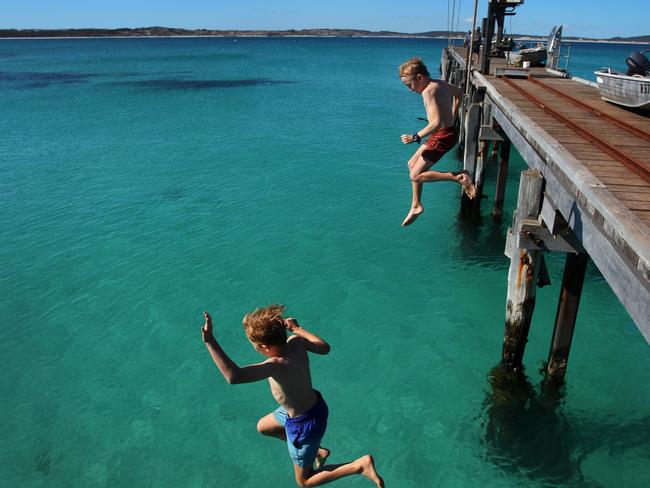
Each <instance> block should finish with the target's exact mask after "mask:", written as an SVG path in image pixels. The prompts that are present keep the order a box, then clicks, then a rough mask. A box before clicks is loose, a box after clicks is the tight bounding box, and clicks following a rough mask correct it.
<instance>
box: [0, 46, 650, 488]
mask: <svg viewBox="0 0 650 488" xmlns="http://www.w3.org/2000/svg"><path fill="white" fill-rule="evenodd" d="M445 44H446V41H434V40H382V39H238V40H236V41H235V40H232V39H142V40H139V39H114V40H107V39H103V40H91V39H86V40H40V41H2V42H1V43H0V59H1V60H2V74H1V75H0V91H1V93H2V100H3V102H2V104H1V105H0V111H1V112H0V114H1V115H2V117H0V133H2V134H3V144H2V145H0V161H1V164H0V195H2V196H1V198H0V238H1V239H2V246H0V286H1V290H2V296H3V299H2V300H1V301H0V318H1V321H0V324H1V325H0V354H1V357H2V364H3V374H2V375H1V376H0V395H1V396H2V398H3V401H2V402H1V403H0V413H1V417H0V418H1V419H2V422H1V423H0V434H1V438H2V439H3V442H2V445H1V447H0V468H1V470H2V472H3V476H2V482H1V483H0V484H2V485H4V486H131V485H136V484H137V485H140V486H233V487H235V486H237V487H239V486H243V487H248V486H250V487H258V486H278V487H280V486H291V485H292V484H293V475H292V469H291V465H290V461H289V459H288V456H287V454H286V448H285V447H284V446H283V445H282V444H281V443H279V442H277V441H275V440H271V439H267V438H261V437H260V436H259V435H258V434H257V433H256V431H255V423H256V421H257V418H258V417H260V416H262V415H264V414H266V413H268V412H269V411H270V410H271V409H273V408H274V405H273V401H272V398H271V396H270V394H269V392H268V387H267V386H266V385H265V384H254V385H243V386H238V387H230V386H228V385H227V384H226V383H225V381H224V380H223V379H222V378H221V377H220V376H219V374H218V372H217V370H216V368H215V367H214V366H213V365H212V363H211V361H210V358H209V356H208V354H207V352H206V351H205V348H204V346H203V345H202V343H201V341H200V334H199V327H200V325H201V312H202V311H203V310H204V309H208V310H210V311H212V312H213V314H214V315H215V318H216V322H217V325H216V327H217V337H218V338H219V339H220V341H221V343H222V345H223V346H224V348H225V349H226V350H227V351H228V352H229V353H230V354H231V356H232V357H233V358H234V359H235V360H236V361H238V362H240V363H242V364H243V363H247V362H253V361H258V360H259V359H260V358H259V357H258V356H257V355H256V353H255V352H254V351H253V350H252V348H251V347H250V345H249V344H248V342H247V341H246V340H245V337H244V335H243V332H242V330H241V327H240V325H239V324H240V322H241V317H242V316H243V315H244V314H245V313H246V312H248V311H250V310H251V309H253V308H254V307H256V306H259V305H262V304H266V303H270V302H276V301H278V302H283V303H286V304H287V305H288V312H289V313H290V314H292V315H295V316H296V317H298V318H299V319H300V320H301V321H302V322H303V323H304V325H305V326H306V327H308V328H312V329H313V330H314V331H316V332H317V333H320V334H321V335H323V337H325V338H326V339H327V340H328V341H329V342H330V343H331V344H332V346H333V350H332V353H331V354H330V355H329V356H326V357H324V358H321V357H318V358H314V359H313V361H312V369H313V371H312V372H313V376H314V383H315V385H316V386H317V387H318V388H319V389H320V390H321V391H323V393H324V395H325V397H326V399H327V401H328V403H329V405H330V409H331V412H332V413H331V417H330V427H329V429H328V433H327V435H326V439H325V444H326V445H327V446H328V447H330V448H331V449H332V451H333V455H332V460H333V461H335V462H337V461H345V460H349V459H352V458H354V457H357V456H359V455H361V454H363V453H365V452H372V453H373V454H375V456H376V458H377V464H378V467H379V469H380V471H381V474H382V475H383V476H384V477H385V478H386V481H387V483H390V485H392V486H400V487H410V486H413V487H416V486H417V487H420V486H434V485H437V486H451V487H456V486H457V487H466V486H467V487H472V486H496V487H510V486H521V485H522V484H523V485H524V486H539V487H546V486H548V487H551V486H589V487H592V486H593V487H606V486H630V487H636V486H639V487H641V486H647V485H648V482H650V478H649V475H648V471H647V468H646V466H647V459H648V456H649V455H650V442H649V441H648V439H649V438H650V435H649V434H650V425H649V412H650V408H649V407H650V398H649V395H648V394H647V388H645V385H647V383H648V379H649V378H648V371H650V355H649V354H648V348H647V344H646V343H645V341H644V339H643V338H642V337H641V335H640V333H639V332H638V331H637V329H636V327H635V326H634V324H633V323H632V321H631V320H630V319H629V317H628V316H627V314H626V313H625V311H624V310H623V309H622V307H621V306H620V304H619V303H618V301H617V299H616V298H615V297H614V296H613V294H612V293H611V291H610V290H609V288H608V286H607V284H606V283H605V282H604V280H603V279H602V278H601V277H600V275H599V274H598V271H597V270H596V269H595V268H594V267H591V268H590V270H589V274H588V279H587V283H586V284H585V292H584V295H583V299H582V302H581V310H580V315H579V317H578V324H577V328H576V333H575V338H574V346H573V351H572V355H571V361H570V366H569V375H568V382H567V387H566V392H565V396H564V397H563V398H562V399H561V401H560V405H554V404H553V402H554V400H553V398H549V397H548V396H547V395H542V394H540V391H539V382H540V379H541V377H540V376H539V374H538V373H537V370H538V369H539V366H540V364H541V361H542V360H544V359H545V358H546V355H547V350H548V349H547V348H548V342H549V338H550V334H551V331H552V321H553V317H554V315H555V307H556V299H557V295H558V286H559V282H560V280H561V272H562V262H561V260H560V259H559V258H558V257H556V256H550V257H549V260H548V261H549V266H550V271H551V275H552V278H553V282H554V283H553V285H552V286H550V287H547V288H544V289H542V290H539V293H538V304H537V309H536V313H535V318H534V323H533V326H532V330H531V334H530V342H529V344H528V347H527V354H526V365H527V368H528V369H527V372H528V375H529V379H530V389H531V391H532V394H531V393H526V392H524V393H522V395H521V398H522V401H520V402H518V403H517V402H515V404H514V406H513V405H512V404H504V403H503V401H502V398H501V396H499V394H498V391H496V393H495V392H493V390H492V388H491V387H490V383H489V381H488V375H489V373H490V370H491V369H492V367H493V366H495V365H496V364H497V362H498V360H499V357H500V350H501V338H502V330H503V319H504V309H505V292H506V279H507V265H508V262H507V260H506V258H505V257H504V256H503V246H504V242H503V236H504V233H505V229H506V227H507V223H508V222H509V221H510V217H511V209H512V206H513V204H514V199H515V197H516V190H515V188H516V183H517V181H518V169H519V170H520V169H523V163H522V162H521V160H519V159H518V158H514V159H515V161H514V164H513V167H514V168H513V170H512V171H511V175H510V179H511V182H510V183H511V184H510V186H509V188H508V195H507V197H508V212H507V214H506V215H505V216H504V219H503V223H500V224H495V223H493V222H492V221H491V219H490V218H489V217H488V216H487V215H488V212H489V209H490V205H491V200H488V201H486V202H485V206H484V213H485V214H486V217H485V218H484V219H483V220H482V221H481V222H480V223H467V222H462V221H459V220H458V219H457V211H458V206H459V202H458V193H457V189H456V188H455V187H452V186H447V185H444V184H438V185H437V186H431V187H428V188H425V197H424V198H425V206H426V209H427V211H426V212H425V215H423V216H422V217H421V218H420V219H419V221H418V222H417V223H416V224H415V225H414V226H412V227H411V228H409V229H407V230H405V229H402V228H401V227H400V225H399V224H400V223H401V221H402V218H403V217H404V214H405V213H406V211H407V209H408V204H409V202H410V186H409V184H408V180H407V177H406V172H405V162H406V160H407V159H408V157H409V153H410V151H411V150H412V148H409V147H404V146H402V145H401V143H400V141H399V135H400V134H401V133H403V132H405V131H406V132H409V131H412V130H413V129H414V128H417V127H419V126H420V124H421V123H420V122H419V121H417V119H416V117H418V116H421V115H422V108H421V104H420V101H419V100H418V98H417V96H416V95H414V94H411V93H409V92H408V91H407V90H406V89H405V88H404V87H403V86H402V85H401V83H400V82H399V79H398V78H397V75H396V70H397V66H398V65H399V64H400V63H401V62H402V61H403V60H404V59H406V58H407V57H409V56H411V55H414V54H416V55H420V56H423V57H424V58H425V60H426V61H427V62H428V63H429V64H430V66H431V67H432V68H434V67H436V66H437V65H438V63H439V60H440V51H441V49H442V47H443V46H444V45H445ZM580 46H583V45H580ZM600 48H601V46H598V49H600ZM593 49H594V48H592V47H589V50H588V52H589V53H592V54H585V55H584V56H585V59H587V58H589V57H590V56H595V55H594V54H593V52H595V51H593ZM616 49H620V51H616V52H615V54H613V55H611V57H607V56H603V58H602V59H594V63H593V64H594V66H595V67H600V66H601V65H611V66H612V67H615V65H616V63H617V62H618V63H619V64H620V65H622V64H623V63H624V60H625V57H626V56H627V55H628V54H629V52H628V51H630V49H631V50H635V49H636V48H630V46H616ZM630 52H631V51H630ZM608 56H609V55H608ZM580 59H582V58H580V55H579V46H578V45H575V46H574V48H572V61H571V65H570V66H576V65H577V64H579V62H578V60H580ZM596 61H598V62H596ZM574 62H575V63H576V64H574ZM584 63H586V64H589V63H591V61H584ZM621 67H622V66H621ZM591 69H592V68H589V70H591ZM576 74H578V75H581V76H584V77H588V76H587V75H588V73H579V72H576ZM439 164H440V165H441V167H443V168H450V169H451V168H457V167H458V161H457V160H455V159H454V155H453V154H452V155H450V156H449V157H447V158H446V159H445V161H443V162H441V163H439ZM488 171H489V176H488V178H489V181H490V182H491V183H488V187H489V185H490V184H491V185H492V186H493V181H494V172H495V170H494V167H491V168H490V169H489V170H488ZM488 194H491V189H490V187H489V188H488ZM338 485H340V486H367V485H368V484H367V482H366V480H363V479H353V478H350V479H346V480H344V481H340V482H338Z"/></svg>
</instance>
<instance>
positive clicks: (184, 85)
mask: <svg viewBox="0 0 650 488" xmlns="http://www.w3.org/2000/svg"><path fill="white" fill-rule="evenodd" d="M290 83H294V82H293V81H275V80H268V79H250V80H143V81H123V82H115V83H111V85H113V86H126V87H133V88H141V89H150V90H205V89H214V88H239V87H250V86H259V85H281V84H290Z"/></svg>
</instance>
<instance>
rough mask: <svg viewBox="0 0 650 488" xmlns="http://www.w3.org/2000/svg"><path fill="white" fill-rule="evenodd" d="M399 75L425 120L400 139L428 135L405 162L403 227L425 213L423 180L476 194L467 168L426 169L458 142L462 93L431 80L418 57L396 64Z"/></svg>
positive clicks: (448, 84)
mask: <svg viewBox="0 0 650 488" xmlns="http://www.w3.org/2000/svg"><path fill="white" fill-rule="evenodd" d="M399 76H400V79H401V80H402V83H404V84H405V85H406V86H407V87H408V89H409V90H411V91H413V92H416V93H419V94H421V95H422V101H423V102H424V108H425V110H426V114H427V121H428V124H427V125H426V126H425V127H424V128H423V129H420V130H419V131H417V132H415V133H414V134H402V136H401V137H402V142H403V143H404V144H411V143H413V142H417V143H419V142H420V140H421V139H423V138H425V137H426V136H429V138H428V139H427V140H426V141H425V143H424V144H423V145H422V146H420V147H419V148H418V150H417V151H415V153H414V154H413V156H412V157H411V159H409V162H408V167H409V176H410V178H411V187H412V190H413V199H412V201H411V208H410V210H409V212H408V214H407V215H406V218H405V219H404V222H402V225H403V226H404V227H406V226H407V225H410V224H412V223H413V222H414V221H415V219H417V218H418V217H419V216H420V214H422V212H424V207H423V206H422V201H421V199H420V197H421V195H422V184H423V183H425V182H428V181H455V182H456V183H458V184H459V185H461V186H462V187H463V189H464V190H465V193H466V194H467V196H468V197H470V198H474V197H475V196H476V187H475V186H474V184H473V183H472V180H471V178H470V177H469V174H467V172H466V171H454V172H439V171H431V170H430V169H429V168H431V166H433V165H434V164H435V163H437V162H438V161H439V160H440V158H442V156H444V155H445V153H447V152H448V151H449V150H450V149H451V148H452V147H454V146H455V145H456V143H457V142H458V133H457V130H456V127H455V122H456V114H457V113H458V107H459V106H460V102H461V99H462V96H463V92H462V91H461V90H460V89H459V88H457V87H456V86H454V85H452V84H450V83H447V82H446V81H444V80H434V79H432V78H431V76H430V75H429V70H428V69H427V67H426V65H425V64H424V63H423V62H422V60H421V59H420V58H411V59H409V60H408V61H406V62H405V63H404V64H402V65H401V66H400V67H399Z"/></svg>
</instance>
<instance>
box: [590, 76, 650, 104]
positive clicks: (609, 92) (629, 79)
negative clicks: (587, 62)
mask: <svg viewBox="0 0 650 488" xmlns="http://www.w3.org/2000/svg"><path fill="white" fill-rule="evenodd" d="M594 74H595V75H596V82H597V83H598V89H599V90H600V97H601V98H602V99H603V100H607V101H608V102H612V103H616V104H618V105H623V106H625V107H631V108H637V109H644V110H648V109H650V77H647V76H645V77H641V76H627V75H624V74H619V73H612V72H611V71H610V70H608V69H606V70H601V71H595V72H594Z"/></svg>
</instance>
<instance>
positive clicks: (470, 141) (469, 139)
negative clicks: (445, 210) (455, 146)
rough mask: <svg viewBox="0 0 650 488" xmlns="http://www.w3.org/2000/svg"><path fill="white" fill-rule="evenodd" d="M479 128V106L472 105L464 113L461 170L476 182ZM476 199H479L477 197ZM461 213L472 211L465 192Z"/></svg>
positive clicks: (470, 202) (477, 104)
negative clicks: (463, 148) (463, 151)
mask: <svg viewBox="0 0 650 488" xmlns="http://www.w3.org/2000/svg"><path fill="white" fill-rule="evenodd" d="M480 128H481V104H480V103H472V104H470V105H469V108H468V109H467V112H466V113H465V153H464V155H463V170H465V171H467V172H468V173H469V175H470V178H472V181H476V162H477V153H478V144H479V140H478V134H479V130H480ZM476 198H479V196H478V195H477V197H476ZM460 208H461V212H462V213H469V212H471V211H472V208H473V203H472V200H470V199H469V198H468V197H467V195H466V194H465V192H463V193H462V197H461V207H460Z"/></svg>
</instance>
